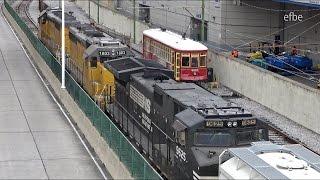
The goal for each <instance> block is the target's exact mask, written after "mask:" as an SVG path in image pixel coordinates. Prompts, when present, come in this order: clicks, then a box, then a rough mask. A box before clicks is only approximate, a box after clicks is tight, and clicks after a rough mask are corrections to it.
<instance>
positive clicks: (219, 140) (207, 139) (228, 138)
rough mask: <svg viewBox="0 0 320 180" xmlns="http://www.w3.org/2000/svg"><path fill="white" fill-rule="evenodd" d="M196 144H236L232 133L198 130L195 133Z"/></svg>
mask: <svg viewBox="0 0 320 180" xmlns="http://www.w3.org/2000/svg"><path fill="white" fill-rule="evenodd" d="M194 144H195V145H204V146H231V145H233V144H234V139H233V138H232V135H231V134H229V133H225V132H218V133H208V132H198V133H195V136H194Z"/></svg>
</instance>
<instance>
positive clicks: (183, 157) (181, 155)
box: [176, 146, 187, 162]
mask: <svg viewBox="0 0 320 180" xmlns="http://www.w3.org/2000/svg"><path fill="white" fill-rule="evenodd" d="M176 156H177V157H178V158H179V159H181V160H183V161H184V162H186V160H187V156H186V152H184V151H183V150H182V149H181V148H180V147H179V146H176Z"/></svg>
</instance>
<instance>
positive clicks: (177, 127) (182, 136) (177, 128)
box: [172, 120, 187, 146]
mask: <svg viewBox="0 0 320 180" xmlns="http://www.w3.org/2000/svg"><path fill="white" fill-rule="evenodd" d="M172 128H173V129H174V135H175V141H176V142H177V143H179V144H180V145H183V146H184V145H186V129H187V127H186V126H185V125H184V124H183V123H181V122H180V121H179V120H175V121H174V122H173V124H172Z"/></svg>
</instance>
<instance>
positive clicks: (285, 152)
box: [223, 142, 320, 179]
mask: <svg viewBox="0 0 320 180" xmlns="http://www.w3.org/2000/svg"><path fill="white" fill-rule="evenodd" d="M228 152H230V153H231V154H232V155H233V156H234V157H236V158H238V159H239V160H241V161H242V162H243V163H245V164H246V165H247V166H249V167H250V168H252V169H253V170H254V171H255V172H256V173H258V174H259V175H261V176H262V177H264V178H266V179H300V178H302V179H310V178H313V177H316V178H318V177H320V156H318V155H316V154H315V153H313V152H311V151H310V150H308V149H306V148H305V147H303V146H301V145H299V144H293V145H292V144H291V145H283V146H280V145H276V144H272V143H269V142H267V143H261V142H260V143H253V146H251V147H245V148H243V147H241V148H230V149H228ZM291 166H292V167H291ZM300 166H301V168H298V167H300ZM224 167H225V168H223V169H224V170H226V169H227V166H224ZM242 167H244V166H242ZM229 170H230V166H229ZM238 170H239V171H241V168H238ZM237 174H241V173H237Z"/></svg>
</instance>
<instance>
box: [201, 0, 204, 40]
mask: <svg viewBox="0 0 320 180" xmlns="http://www.w3.org/2000/svg"><path fill="white" fill-rule="evenodd" d="M201 10H202V12H201V41H204V0H202V5H201Z"/></svg>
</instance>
